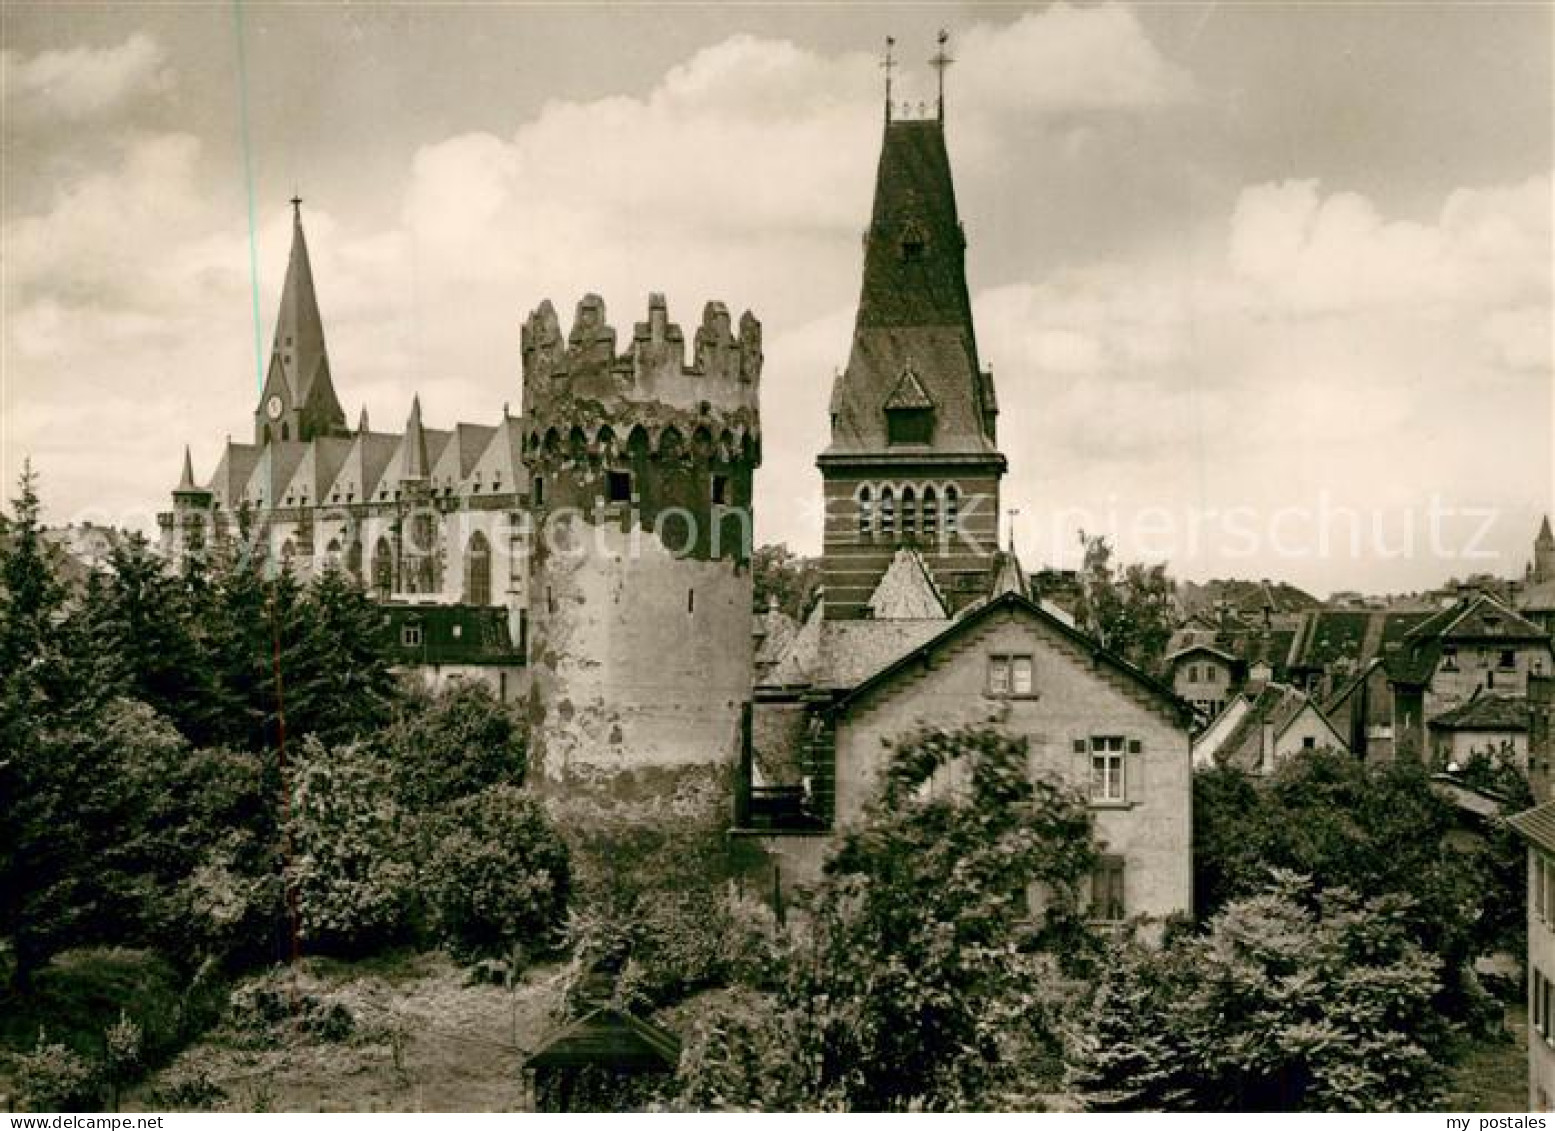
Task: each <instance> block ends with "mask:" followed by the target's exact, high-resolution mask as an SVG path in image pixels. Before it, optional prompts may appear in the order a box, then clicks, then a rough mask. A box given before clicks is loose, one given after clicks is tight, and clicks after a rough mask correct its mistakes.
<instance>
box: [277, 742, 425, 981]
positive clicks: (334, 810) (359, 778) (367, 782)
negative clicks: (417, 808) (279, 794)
mask: <svg viewBox="0 0 1555 1131" xmlns="http://www.w3.org/2000/svg"><path fill="white" fill-rule="evenodd" d="M389 784H390V775H389V772H388V769H387V767H386V766H385V765H384V763H383V762H382V760H381V759H379V758H376V757H374V756H372V755H371V754H369V753H367V752H366V751H364V750H363V749H362V748H361V747H359V746H355V745H351V746H344V747H340V748H338V749H336V750H333V751H330V750H326V749H325V748H324V747H323V745H322V744H320V743H319V742H318V741H317V740H315V739H309V740H308V741H307V743H306V744H305V746H304V753H303V757H302V760H301V762H300V764H299V765H298V766H297V768H296V771H295V775H294V776H293V778H292V782H291V791H292V806H291V814H290V821H289V824H288V828H289V830H290V836H291V842H292V875H293V883H294V884H295V885H296V889H297V903H298V913H299V919H300V928H301V932H302V937H303V938H304V939H305V940H306V941H307V942H308V943H309V945H310V947H311V948H313V949H316V950H319V951H323V952H327V953H336V954H361V953H364V952H367V951H369V950H372V949H374V948H376V947H380V946H382V945H384V944H386V943H390V942H393V941H396V940H398V939H401V938H403V937H404V936H405V935H406V934H407V933H408V932H409V931H410V928H411V918H410V911H411V907H412V899H413V895H414V891H415V868H414V866H413V865H412V864H411V863H410V861H409V859H408V857H409V856H410V850H409V847H408V840H407V836H406V827H405V821H404V817H403V814H402V812H401V810H400V808H399V806H398V805H396V804H395V802H394V800H393V798H392V797H391V796H390V793H389Z"/></svg>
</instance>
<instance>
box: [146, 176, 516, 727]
mask: <svg viewBox="0 0 1555 1131" xmlns="http://www.w3.org/2000/svg"><path fill="white" fill-rule="evenodd" d="M300 203H301V202H300V201H293V217H292V246H291V255H290V258H289V260H288V263H287V269H286V280H285V283H284V284H283V286H282V292H281V303H280V308H279V311H278V312H277V315H276V325H275V338H274V342H273V344H272V347H271V355H270V365H269V368H268V370H267V371H266V376H265V382H264V387H263V390H262V391H261V393H260V396H259V402H258V405H257V406H256V407H255V410H254V438H253V442H252V443H240V442H236V441H233V440H230V439H229V440H228V441H227V444H226V447H225V449H224V450H223V452H222V456H221V459H220V461H219V462H218V464H217V467H216V470H215V472H214V474H213V475H212V476H211V478H210V479H209V480H207V481H206V482H204V483H203V484H202V483H201V482H200V481H199V480H197V479H196V477H195V474H194V468H193V465H192V462H191V460H190V458H189V452H188V450H187V449H185V452H184V464H183V474H182V476H181V477H180V479H179V482H178V486H177V487H175V488H174V489H173V509H172V510H171V511H169V512H166V513H164V514H162V515H160V516H159V522H160V525H161V529H162V546H163V549H164V551H165V552H166V553H167V554H168V555H169V556H170V557H171V558H173V559H174V560H178V559H181V558H183V557H184V556H185V555H188V554H194V553H201V552H204V551H206V550H208V549H210V548H212V547H213V546H214V545H215V544H216V543H218V542H225V543H227V544H228V545H232V546H239V545H241V546H244V547H246V548H247V549H248V552H250V553H251V554H253V555H254V556H255V557H256V558H257V559H258V560H260V561H261V562H263V563H265V564H266V566H267V567H268V568H272V569H283V568H284V569H286V570H289V571H290V572H291V573H292V574H293V576H295V577H297V578H298V579H299V580H301V581H304V582H305V581H307V580H309V579H310V578H312V577H313V576H315V575H316V574H317V573H319V572H320V571H322V570H324V569H326V568H330V567H334V568H338V569H341V570H343V571H345V572H346V573H347V574H348V575H349V576H350V577H352V578H353V579H354V580H356V581H357V582H358V583H360V584H361V585H362V586H363V587H364V588H365V589H367V590H368V592H370V593H371V594H372V596H373V598H374V599H375V600H376V601H378V602H379V603H380V604H382V605H384V606H385V607H387V608H392V609H394V610H395V612H393V613H391V614H390V618H391V623H392V624H393V625H394V626H395V633H394V635H393V636H392V637H391V642H392V646H393V649H394V652H395V654H396V655H397V656H398V657H399V658H400V659H401V660H405V659H406V658H407V657H410V656H412V655H415V654H416V652H417V650H418V649H421V648H423V647H426V646H430V644H431V641H432V640H433V638H434V637H436V636H437V635H438V634H439V632H440V631H442V629H441V628H440V627H439V626H446V628H447V632H448V635H447V636H446V637H445V638H444V639H442V640H441V641H440V643H439V645H438V648H439V655H440V657H441V659H440V661H439V662H438V663H435V664H428V665H420V664H414V665H412V664H408V663H407V664H406V666H407V667H412V668H414V669H415V670H417V671H418V672H419V673H420V674H422V675H423V676H425V677H427V678H428V679H430V680H431V681H432V682H433V683H437V682H441V681H442V680H443V679H444V678H445V677H446V676H448V675H449V674H454V673H457V674H459V675H460V676H461V677H462V678H475V679H479V680H481V681H482V682H486V683H488V684H489V685H490V686H491V688H492V689H493V690H494V691H497V692H499V693H502V694H505V695H506V696H507V697H509V698H516V697H517V696H519V695H520V694H522V693H523V692H524V690H525V689H526V688H527V670H526V665H525V648H526V644H527V635H528V632H527V607H528V595H527V584H526V583H527V577H528V574H527V568H526V567H527V560H528V539H529V523H528V518H527V511H528V499H527V491H528V484H527V475H526V472H525V469H524V463H523V458H522V450H521V449H522V432H521V430H520V428H519V423H518V421H517V420H516V419H514V418H512V417H510V416H509V415H508V414H507V413H506V411H505V410H504V412H503V415H502V418H501V419H500V420H499V421H498V422H497V423H496V424H492V425H481V424H458V425H455V426H454V427H453V428H452V429H448V430H446V431H445V430H439V429H435V428H428V427H426V426H425V425H424V424H423V422H422V415H421V402H420V399H419V398H417V399H415V400H414V401H413V402H412V404H411V408H410V412H409V415H408V417H407V419H406V422H405V428H404V429H403V431H400V432H378V431H373V430H372V428H371V427H370V425H369V423H368V419H367V411H366V410H365V409H363V410H362V413H361V416H360V418H359V419H358V421H357V425H356V427H355V428H354V429H353V428H350V427H348V426H347V424H346V417H345V413H344V411H343V410H342V408H341V406H340V399H339V397H338V395H337V394H336V392H335V387H334V379H333V376H332V374H331V370H330V363H329V355H328V351H327V349H326V346H325V341H324V323H323V318H322V316H321V315H320V313H319V306H318V298H317V294H316V291H315V288H314V280H313V269H312V266H311V264H310V261H309V257H308V245H307V240H306V238H305V236H304V234H303V228H302V210H301V207H300ZM410 609H416V610H419V611H418V612H416V613H414V614H413V615H409V616H407V615H406V614H405V610H410ZM493 610H494V611H495V614H496V615H495V617H493V615H492V611H493ZM418 618H419V620H420V621H421V622H422V623H421V625H420V627H417V626H416V624H415V623H413V622H415V621H416V620H417V619H418ZM477 623H478V624H479V625H480V626H481V628H480V631H479V632H468V633H467V628H468V627H469V626H473V625H474V624H477ZM498 625H500V629H498V628H497V627H496V626H498ZM455 628H457V629H458V634H457V635H455V634H454V630H455ZM497 631H500V634H501V637H502V638H501V640H499V641H495V642H494V641H492V640H491V639H490V635H491V633H493V632H497Z"/></svg>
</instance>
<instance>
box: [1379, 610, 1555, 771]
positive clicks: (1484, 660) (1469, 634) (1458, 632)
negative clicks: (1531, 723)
mask: <svg viewBox="0 0 1555 1131" xmlns="http://www.w3.org/2000/svg"><path fill="white" fill-rule="evenodd" d="M1386 663H1387V668H1388V679H1389V683H1390V685H1391V686H1392V689H1393V695H1394V716H1395V719H1396V725H1397V731H1398V733H1397V736H1396V739H1395V744H1396V747H1397V750H1398V752H1399V753H1401V754H1402V753H1405V752H1410V753H1413V754H1415V755H1417V756H1424V755H1425V754H1426V752H1427V749H1428V744H1427V742H1426V724H1427V722H1428V720H1430V719H1433V718H1436V717H1437V716H1440V715H1443V714H1445V713H1446V712H1448V711H1450V710H1452V709H1453V708H1454V707H1457V706H1459V705H1460V704H1462V703H1465V702H1467V701H1468V700H1469V699H1471V698H1473V697H1475V696H1476V695H1480V694H1482V693H1486V692H1493V693H1495V694H1498V695H1505V696H1510V697H1513V698H1524V697H1526V696H1527V693H1528V680H1529V678H1530V677H1531V676H1536V675H1548V674H1550V673H1551V672H1552V671H1555V651H1552V648H1551V639H1550V637H1549V636H1548V634H1546V633H1545V632H1544V631H1543V630H1542V629H1541V628H1540V627H1539V626H1538V625H1536V624H1533V623H1532V622H1530V621H1528V620H1527V619H1526V618H1524V617H1521V616H1519V615H1518V614H1517V613H1515V612H1513V611H1512V610H1511V609H1509V608H1507V607H1506V605H1504V604H1502V603H1501V602H1500V601H1498V600H1496V599H1495V598H1494V597H1492V596H1490V595H1489V594H1486V593H1475V594H1472V595H1470V596H1468V597H1466V598H1464V599H1463V600H1460V601H1458V602H1456V603H1454V604H1453V605H1450V606H1449V607H1447V608H1445V609H1442V610H1441V611H1440V612H1438V613H1435V614H1433V615H1432V616H1430V617H1428V618H1426V619H1425V620H1422V621H1420V622H1419V623H1417V624H1415V625H1414V626H1413V627H1411V628H1410V629H1409V630H1408V631H1407V632H1406V633H1404V635H1403V637H1402V639H1401V640H1400V642H1399V647H1398V648H1397V649H1396V650H1394V651H1393V652H1392V653H1390V654H1389V655H1388V656H1387V658H1386Z"/></svg>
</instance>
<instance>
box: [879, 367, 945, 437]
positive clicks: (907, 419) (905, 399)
mask: <svg viewBox="0 0 1555 1131" xmlns="http://www.w3.org/2000/svg"><path fill="white" fill-rule="evenodd" d="M882 408H883V409H884V410H885V420H886V442H887V443H888V444H928V443H931V442H932V441H933V439H934V401H933V400H932V399H931V398H930V397H929V393H928V390H927V389H925V388H924V387H923V381H922V380H921V379H920V378H919V376H918V374H917V373H916V372H915V371H914V370H913V367H912V363H911V362H909V363H908V364H907V366H906V367H905V368H904V369H903V370H902V375H901V377H899V378H898V379H897V382H896V387H895V388H893V389H892V390H891V395H890V396H888V397H887V398H886V400H885V404H884V405H883V406H882Z"/></svg>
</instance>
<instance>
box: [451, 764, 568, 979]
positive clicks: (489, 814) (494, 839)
mask: <svg viewBox="0 0 1555 1131" xmlns="http://www.w3.org/2000/svg"><path fill="white" fill-rule="evenodd" d="M436 823H437V825H438V826H439V827H440V828H441V830H442V832H441V835H440V836H439V837H438V840H437V845H436V848H435V849H434V850H433V852H432V855H431V859H430V862H429V867H428V868H427V870H426V872H425V880H424V882H425V885H426V889H427V892H428V897H429V900H430V902H431V906H432V912H433V920H434V923H435V926H436V930H437V933H438V936H439V938H440V939H441V940H442V941H443V942H444V943H446V944H447V945H448V946H449V948H450V949H451V950H452V951H453V952H454V953H455V954H457V955H459V956H461V957H465V958H479V957H492V956H502V955H506V954H508V953H510V952H511V951H512V950H513V949H514V947H516V946H518V945H521V944H522V945H524V946H527V947H530V948H544V947H548V946H550V945H551V944H552V943H553V942H554V941H555V935H556V932H557V929H558V927H559V926H560V925H561V922H562V917H563V915H564V914H565V913H566V908H567V897H568V894H569V893H570V891H571V886H572V872H571V866H570V864H569V861H568V855H567V846H566V845H565V844H564V843H563V842H562V839H561V837H559V836H558V835H557V833H556V830H555V829H554V828H552V826H551V823H550V820H549V819H548V818H547V817H546V814H545V810H544V809H543V808H542V807H541V805H540V804H539V803H538V802H537V801H536V800H535V799H534V798H533V797H531V796H529V795H528V794H526V793H524V792H523V791H522V790H520V789H517V788H516V787H514V786H511V785H493V786H488V787H487V788H486V789H484V790H482V791H481V792H479V793H477V794H474V795H472V796H470V797H466V798H464V799H463V800H460V801H456V802H455V803H454V804H453V805H451V806H450V807H449V808H448V810H447V811H446V813H445V814H443V815H441V817H440V818H439V819H438V821H437V822H436Z"/></svg>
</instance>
